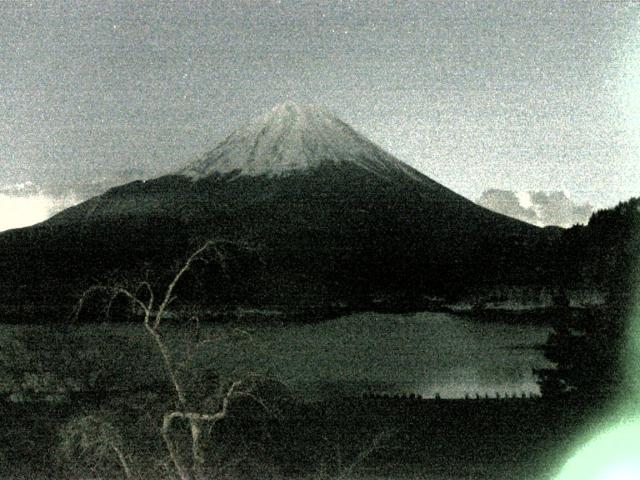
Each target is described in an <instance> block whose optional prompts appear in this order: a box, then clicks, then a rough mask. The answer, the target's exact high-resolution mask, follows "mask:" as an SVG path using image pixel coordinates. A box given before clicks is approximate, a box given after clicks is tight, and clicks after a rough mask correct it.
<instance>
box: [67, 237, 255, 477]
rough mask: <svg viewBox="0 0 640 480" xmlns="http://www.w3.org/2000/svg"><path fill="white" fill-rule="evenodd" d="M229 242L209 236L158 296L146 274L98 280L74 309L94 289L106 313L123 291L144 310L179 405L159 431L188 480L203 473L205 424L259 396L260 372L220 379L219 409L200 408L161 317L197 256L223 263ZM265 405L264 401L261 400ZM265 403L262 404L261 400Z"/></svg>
mask: <svg viewBox="0 0 640 480" xmlns="http://www.w3.org/2000/svg"><path fill="white" fill-rule="evenodd" d="M224 243H227V242H225V241H215V240H209V241H206V242H205V243H204V244H203V245H201V246H200V247H199V248H198V249H197V250H195V251H194V252H193V253H192V254H191V255H190V256H189V257H188V258H187V260H186V261H185V262H184V263H183V264H182V265H181V266H180V267H179V269H178V270H177V273H176V274H175V275H174V276H173V277H172V279H171V281H170V282H169V284H168V285H167V287H166V288H165V289H164V291H163V293H162V295H159V296H157V295H156V293H155V291H154V287H153V286H152V284H151V282H150V281H149V279H148V278H145V279H144V280H141V281H139V282H137V283H134V284H131V285H124V284H123V283H116V284H113V285H108V286H105V285H95V286H92V287H90V288H89V289H87V290H85V292H84V293H83V295H82V296H81V299H80V301H79V302H78V304H77V306H76V309H75V316H76V317H77V316H78V314H79V312H80V311H81V309H82V308H83V305H84V304H85V302H87V300H88V299H89V298H90V297H91V296H92V295H93V294H95V293H102V294H106V295H107V298H108V302H107V306H106V309H105V313H106V315H109V312H110V309H111V306H112V304H113V302H114V301H115V299H116V298H117V297H119V296H124V297H126V298H127V299H128V300H129V301H130V302H131V305H132V306H133V307H134V309H136V310H138V311H139V312H141V313H142V314H143V323H144V328H145V331H146V332H147V334H148V335H149V337H150V338H151V339H152V340H153V343H154V345H155V347H156V349H157V351H158V352H159V354H160V357H161V359H162V362H163V364H164V371H165V373H166V375H167V377H168V379H169V381H170V383H171V386H172V389H173V391H174V393H175V397H176V409H175V410H171V411H167V412H166V413H165V414H164V416H163V419H162V426H161V435H162V439H163V441H164V443H165V445H166V448H167V451H168V453H169V457H170V458H171V462H172V463H173V466H174V467H175V470H176V472H177V474H178V476H179V477H180V479H181V480H190V479H192V478H194V477H198V476H200V475H201V474H202V469H203V465H204V462H205V457H204V453H203V447H202V429H203V426H204V425H205V424H208V425H211V426H214V425H215V424H216V423H218V422H220V421H221V420H223V419H224V418H226V417H227V416H228V414H229V407H230V404H231V402H232V401H233V400H234V399H236V398H239V397H250V398H253V399H254V400H256V401H258V402H259V403H261V402H260V401H259V399H258V398H257V397H255V396H254V395H253V394H252V391H253V389H254V387H255V384H256V376H255V375H253V376H249V378H244V379H237V380H234V381H232V382H230V383H229V384H228V385H227V386H223V384H222V382H220V383H219V385H218V387H219V389H220V397H221V400H220V402H219V404H218V407H217V410H215V411H212V412H211V411H200V409H198V405H196V403H197V402H194V401H192V399H191V398H190V392H189V390H188V389H187V388H186V387H185V384H184V383H183V381H182V380H181V377H180V375H179V372H180V370H181V367H183V366H184V363H182V364H181V363H179V362H177V361H176V359H174V356H173V354H172V352H171V350H170V349H169V347H168V345H167V343H166V341H165V339H164V337H163V335H162V331H161V327H162V325H163V321H164V320H165V317H167V312H168V308H169V306H170V305H171V304H172V302H174V301H175V299H176V296H175V290H176V286H177V284H178V282H180V280H181V279H182V278H183V277H184V275H185V274H186V273H187V272H188V271H189V270H190V269H192V267H193V266H194V264H195V263H196V262H198V261H207V254H210V253H213V254H214V258H215V261H216V262H218V263H219V264H220V265H221V266H222V267H224V266H225V255H224V253H223V251H222V249H221V248H220V247H221V245H222V244H224ZM261 404H262V403H261ZM262 405H263V406H264V404H262ZM176 420H184V421H186V422H187V424H188V426H189V431H190V442H191V445H190V457H191V462H190V465H188V464H187V462H185V460H184V459H183V458H181V454H180V451H179V449H178V447H177V445H176V443H175V441H174V438H173V436H172V430H173V426H174V422H175V421H176Z"/></svg>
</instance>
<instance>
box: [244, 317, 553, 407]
mask: <svg viewBox="0 0 640 480" xmlns="http://www.w3.org/2000/svg"><path fill="white" fill-rule="evenodd" d="M549 331H550V329H549V328H548V327H539V326H531V325H511V324H498V323H486V322H474V321H473V320H470V319H467V318H461V317H458V316H455V315H451V314H447V313H432V312H423V313H416V314H408V315H398V314H376V313H361V314H354V315H349V316H345V317H341V318H338V319H335V320H329V321H325V322H322V323H317V324H311V325H293V326H285V327H282V326H266V327H260V328H258V329H256V330H254V332H253V335H254V336H255V339H256V341H255V343H256V345H257V346H258V348H259V350H260V351H261V355H260V356H259V358H260V359H261V360H260V363H261V364H260V365H256V368H260V367H261V368H267V369H268V370H269V371H270V372H271V373H272V374H273V375H274V376H276V377H277V378H279V379H281V380H282V381H283V382H284V383H286V384H287V385H289V386H290V387H291V388H293V389H294V390H295V391H298V392H299V393H300V394H301V395H302V396H304V397H307V398H314V399H320V398H325V397H328V396H331V395H334V394H335V393H343V394H345V393H346V394H359V393H362V392H364V391H373V392H376V393H386V394H407V393H415V394H419V395H422V396H425V397H434V396H435V395H436V394H439V395H440V396H441V397H442V398H459V397H464V396H465V394H469V395H470V396H475V394H476V393H477V394H480V395H482V396H484V395H485V394H488V395H490V396H495V394H496V393H499V394H500V395H501V396H503V395H505V394H509V395H511V394H518V395H521V394H522V393H526V394H529V393H533V394H537V393H539V389H538V386H537V384H536V382H535V377H534V375H533V373H532V368H540V367H544V366H548V365H549V363H548V362H547V361H546V360H545V359H544V357H543V355H542V352H541V351H540V350H536V349H534V348H532V347H533V346H534V345H536V344H541V343H544V341H545V340H546V338H547V335H548V333H549Z"/></svg>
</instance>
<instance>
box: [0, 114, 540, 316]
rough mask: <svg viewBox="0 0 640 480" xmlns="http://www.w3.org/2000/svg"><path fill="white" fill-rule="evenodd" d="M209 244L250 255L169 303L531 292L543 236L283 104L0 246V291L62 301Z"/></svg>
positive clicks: (323, 119)
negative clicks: (172, 164)
mask: <svg viewBox="0 0 640 480" xmlns="http://www.w3.org/2000/svg"><path fill="white" fill-rule="evenodd" d="M211 237H216V238H226V239H242V240H243V241H244V242H246V243H249V244H251V245H255V246H257V247H258V248H259V254H251V255H245V254H242V253H240V252H236V254H235V255H233V258H234V261H235V262H236V263H235V264H234V265H232V266H231V267H230V270H233V273H232V278H230V279H227V281H226V282H224V284H220V282H219V278H218V277H217V276H216V275H215V273H219V272H215V269H214V270H213V271H209V272H201V274H202V279H204V280H202V281H201V282H200V287H198V289H195V290H197V293H196V292H195V290H194V291H193V292H186V291H185V292H183V295H187V296H189V295H193V296H194V297H197V296H198V295H204V296H205V297H206V298H208V299H209V300H210V301H212V302H214V303H222V304H242V305H253V306H264V305H277V306H279V307H282V308H288V307H290V306H292V305H293V306H300V305H306V306H309V305H312V306H313V305H316V306H321V305H327V304H337V303H340V304H346V305H350V306H352V307H353V308H371V302H372V301H374V300H376V299H380V298H393V299H397V298H399V297H402V298H404V299H407V301H408V302H415V301H416V300H417V299H419V298H422V297H423V296H425V295H428V294H432V293H438V294H444V293H450V294H451V293H452V292H455V291H457V290H459V289H464V288H467V287H469V286H470V285H486V284H496V283H524V282H531V281H535V280H536V278H537V275H538V273H537V272H536V270H535V264H534V263H533V262H532V261H530V260H529V259H527V252H528V251H529V250H530V249H532V248H534V247H535V246H536V245H537V244H539V243H540V242H541V241H545V238H546V234H545V233H544V232H543V230H541V229H538V228H537V227H533V226H531V225H528V224H526V223H523V222H520V221H517V220H514V219H511V218H508V217H505V216H503V215H499V214H496V213H493V212H491V211H489V210H486V209H484V208H482V207H479V206H477V205H476V204H474V203H472V202H470V201H469V200H467V199H465V198H463V197H461V196H459V195H457V194H455V193H454V192H452V191H451V190H449V189H447V188H446V187H444V186H442V185H440V184H438V183H437V182H434V181H433V180H431V179H429V178H428V177H426V176H425V175H422V174H421V173H419V172H417V171H416V170H414V169H412V168H411V167H409V166H407V165H405V164H404V163H402V162H401V161H399V160H397V159H396V158H395V157H393V156H391V155H390V154H388V153H387V152H384V151H383V150H382V149H380V148H378V147H377V146H376V145H374V144H373V143H371V142H369V141H368V140H366V139H365V138H364V137H362V136H361V135H360V134H358V133H357V132H355V131H354V130H353V129H351V127H349V126H347V125H346V124H344V123H343V122H341V121H340V120H339V119H337V118H335V117H334V116H332V115H331V114H329V113H328V112H326V111H324V110H322V109H317V108H313V107H300V106H297V105H294V104H285V105H282V106H278V107H276V108H275V109H273V110H272V111H271V112H269V113H267V114H266V115H263V116H261V117H258V118H257V119H256V120H254V121H252V122H251V123H249V124H248V125H246V126H245V127H243V128H240V129H238V130H237V131H235V132H233V133H232V134H231V135H229V136H228V137H227V138H226V139H225V140H224V141H223V142H222V143H220V144H219V145H218V146H217V147H215V148H214V149H213V150H212V151H210V152H208V153H207V154H205V155H204V156H202V157H201V158H199V159H197V160H196V161H195V162H193V163H191V164H188V165H187V166H185V167H183V168H181V169H179V170H177V171H176V173H175V174H173V175H169V176H165V177H161V178H158V179H154V180H149V181H146V182H133V183H130V184H127V185H123V186H121V187H117V188H114V189H111V190H110V191H108V192H107V193H105V194H104V195H101V196H99V197H95V198H93V199H91V200H89V201H87V202H84V203H82V204H80V205H77V206H75V207H72V208H70V209H67V210H65V211H63V212H61V213H60V214H58V215H56V216H55V217H53V218H52V219H50V220H49V221H47V222H45V223H44V224H41V225H38V226H35V227H32V228H30V229H24V230H19V231H14V232H8V233H7V234H5V235H2V236H0V246H1V247H2V248H1V249H0V252H2V253H1V254H0V267H3V268H4V269H5V271H7V269H8V270H9V271H11V272H12V273H11V274H10V275H9V278H8V279H7V281H6V283H7V284H9V285H12V284H13V285H15V284H22V285H25V287H24V289H25V290H26V291H28V292H40V293H42V292H44V291H49V290H52V285H54V283H53V282H52V281H51V279H52V278H53V279H60V281H61V283H60V284H59V285H56V286H55V288H56V289H58V290H64V291H67V293H69V294H72V293H73V291H74V290H77V289H78V288H80V285H83V284H86V283H87V282H88V281H89V279H91V278H101V277H103V276H104V275H105V274H106V273H107V272H108V271H111V270H119V271H120V272H122V273H123V274H126V273H127V272H132V271H136V270H139V269H141V268H143V267H142V265H145V264H147V265H148V264H151V265H154V266H155V267H156V268H158V269H163V268H165V267H167V268H168V267H169V266H170V265H171V264H172V263H173V262H174V261H175V259H176V258H180V257H183V256H184V255H185V253H186V252H187V251H188V250H189V248H193V245H194V240H193V239H195V238H200V239H202V238H211ZM25 245H29V247H28V248H25ZM17 263H18V264H20V265H21V266H23V268H16V265H17ZM40 280H41V281H40ZM194 288H195V287H194ZM49 294H50V295H54V296H55V294H56V293H55V292H54V291H49ZM394 301H395V300H394ZM403 301H404V300H403Z"/></svg>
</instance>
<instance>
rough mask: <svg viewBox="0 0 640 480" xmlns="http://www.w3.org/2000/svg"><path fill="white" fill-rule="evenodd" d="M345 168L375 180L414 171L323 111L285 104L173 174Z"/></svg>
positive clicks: (197, 175) (276, 172)
mask: <svg viewBox="0 0 640 480" xmlns="http://www.w3.org/2000/svg"><path fill="white" fill-rule="evenodd" d="M325 162H336V163H351V164H354V165H357V166H359V167H360V168H364V169H366V170H368V171H371V172H373V173H376V174H378V175H383V176H384V175H385V172H389V171H390V170H396V171H397V170H398V169H400V170H403V171H405V173H407V174H409V175H411V176H414V175H415V171H414V170H413V169H411V168H410V167H408V166H407V165H405V164H404V163H402V162H401V161H399V160H398V159H396V158H395V157H393V156H392V155H390V154H389V153H387V152H385V151H384V150H382V149H381V148H380V147H378V146H376V145H375V144H373V143H372V142H370V141H369V140H367V139H366V138H365V137H363V136H362V135H360V134H359V133H357V132H356V131H355V130H354V129H353V128H351V127H350V126H349V125H347V124H346V123H344V122H343V121H341V120H340V119H339V118H337V117H336V116H335V115H333V114H332V113H331V112H329V111H328V110H327V109H325V108H322V107H316V106H309V105H299V104H296V103H293V102H286V103H283V104H280V105H277V106H276V107H274V108H273V109H272V110H271V111H269V112H267V113H266V114H264V115H261V116H259V117H257V118H255V119H254V120H253V121H251V122H249V123H248V124H247V125H245V126H244V127H241V128H239V129H237V130H235V131H234V132H233V133H231V134H230V135H229V136H228V137H227V138H226V139H225V140H224V141H222V142H221V143H220V144H219V145H218V146H216V147H215V148H214V149H213V150H211V151H209V152H207V153H205V154H204V155H203V156H202V157H200V158H199V159H197V160H196V161H195V162H192V163H191V164H189V165H188V166H187V167H185V168H183V169H181V170H180V171H178V174H180V175H184V176H187V177H190V178H192V179H199V178H202V177H206V176H209V175H211V174H213V173H216V172H217V173H222V174H224V173H230V172H238V173H241V174H244V175H251V176H258V175H267V176H277V175H281V174H283V173H288V172H291V171H300V170H307V169H313V168H316V167H319V166H320V165H321V164H323V163H325Z"/></svg>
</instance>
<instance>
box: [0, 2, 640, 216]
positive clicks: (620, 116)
mask: <svg viewBox="0 0 640 480" xmlns="http://www.w3.org/2000/svg"><path fill="white" fill-rule="evenodd" d="M286 100H293V101H298V102H301V103H311V104H318V105H324V106H326V107H328V108H329V109H330V110H332V111H334V112H335V113H336V114H337V115H338V116H339V117H340V118H342V119H343V120H344V121H346V122H347V123H349V124H351V125H352V126H353V127H354V128H355V129H356V130H358V131H360V132H362V133H363V134H365V135H366V136H368V137H369V138H370V139H371V140H373V141H375V142H376V143H378V144H380V145H381V146H382V147H384V148H385V149H387V150H388V151H390V152H391V153H393V154H394V155H396V156H397V157H398V158H400V159H401V160H403V161H405V162H407V163H409V164H411V165H412V166H414V167H416V168H417V169H418V170H420V171H422V172H423V173H425V174H426V175H428V176H430V177H431V178H433V179H435V180H437V181H439V182H441V183H443V184H445V185H446V186H448V187H450V188H452V189H453V190H455V191H457V192H458V193H461V194H462V195H464V196H466V197H468V198H470V199H474V200H475V199H477V198H478V197H480V195H481V194H482V192H484V191H485V190H486V189H490V188H496V189H502V190H510V191H514V192H522V191H552V190H553V191H563V192H567V194H568V195H570V196H571V198H572V199H575V200H576V201H577V202H579V203H589V204H590V205H593V206H594V207H608V206H611V205H613V204H615V203H617V202H618V201H620V200H625V199H628V198H629V197H631V196H634V195H636V196H637V195H640V3H639V2H633V1H629V2H625V1H616V0H612V1H604V0H603V1H589V2H580V1H572V2H560V1H557V0H552V1H546V2H545V1H529V0H528V1H526V2H524V1H523V2H513V1H505V2H491V1H478V2H470V1H455V0H454V1H444V2H435V1H432V2H429V1H417V2H385V1H375V0H373V1H363V2H308V1H300V0H295V1H278V2H257V1H256V2H250V1H238V0H235V1H229V2H223V1H216V2H211V3H199V2H186V1H181V2H162V3H159V2H137V1H136V2H114V1H105V0H101V1H96V2H85V1H82V2H70V1H65V2H59V3H58V2H1V3H0V191H2V188H9V187H11V186H12V185H15V184H17V183H20V182H22V183H24V182H27V181H31V182H33V183H34V184H35V185H41V186H44V188H53V189H57V190H60V189H62V190H63V193H65V195H66V197H72V196H73V190H74V188H75V187H74V186H75V185H84V186H85V187H86V184H87V183H90V182H92V181H93V182H102V181H107V182H116V183H117V182H118V181H119V179H120V178H122V179H125V177H126V180H129V178H128V176H129V174H127V173H126V172H127V171H131V169H134V171H136V172H139V171H142V172H144V175H145V176H149V177H150V176H155V175H159V174H161V173H164V172H168V171H172V170H177V169H178V168H180V167H181V166H183V165H184V164H185V163H187V162H188V161H190V160H192V159H193V158H194V157H196V156H198V155H200V154H202V153H203V152H204V151H206V150H208V149H210V148H212V147H213V146H214V145H215V144H216V143H217V142H218V141H220V140H221V139H222V138H223V137H224V136H225V134H226V133H228V132H229V131H230V129H232V128H234V127H235V126H238V125H239V124H242V123H244V122H246V121H248V120H249V119H250V118H252V117H253V116H256V115H258V114H261V113H264V111H266V110H268V109H270V108H271V107H272V106H273V105H275V104H277V103H281V102H283V101H286ZM123 172H125V173H123ZM105 179H106V180H105ZM78 188H80V187H78Z"/></svg>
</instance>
